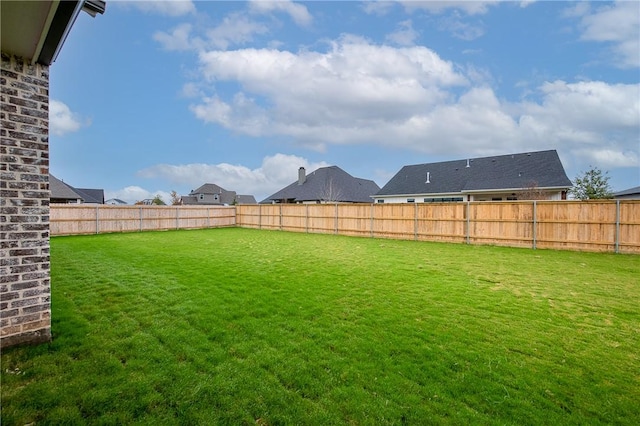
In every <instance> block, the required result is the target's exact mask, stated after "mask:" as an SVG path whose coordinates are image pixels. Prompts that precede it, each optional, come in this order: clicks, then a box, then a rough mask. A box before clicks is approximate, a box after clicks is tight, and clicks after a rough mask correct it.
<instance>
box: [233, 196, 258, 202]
mask: <svg viewBox="0 0 640 426" xmlns="http://www.w3.org/2000/svg"><path fill="white" fill-rule="evenodd" d="M236 203H238V204H257V201H256V197H254V196H253V195H237V196H236Z"/></svg>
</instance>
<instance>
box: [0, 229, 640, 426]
mask: <svg viewBox="0 0 640 426" xmlns="http://www.w3.org/2000/svg"><path fill="white" fill-rule="evenodd" d="M51 276H52V277H51V278H52V328H53V335H54V339H53V342H52V343H50V344H44V345H40V346H37V347H20V348H11V349H8V350H4V351H3V353H2V373H1V374H2V377H1V378H2V391H1V392H2V394H1V396H2V424H3V425H13V424H17V425H24V424H31V423H35V424H37V425H40V424H150V425H151V424H153V425H158V424H168V425H173V424H183V425H198V424H206V425H209V424H229V425H242V424H246V425H250V424H258V425H277V424H285V425H287V424H301V425H328V424H354V425H377V424H452V425H458V424H480V425H491V424H514V425H527V424H531V425H534V424H535V425H539V424H548V425H559V424H562V425H572V424H575V425H578V424H580V425H582V424H637V422H638V420H639V419H640V404H639V401H640V358H639V357H640V355H639V353H640V313H639V309H640V308H639V304H638V302H639V301H640V258H639V257H638V256H628V255H613V254H596V253H574V252H559V251H546V250H538V251H533V250H527V249H512V248H500V247H488V246H467V245H455V244H437V243H425V242H414V241H393V240H380V239H366V238H349V237H339V236H332V235H308V234H296V233H284V232H277V231H260V230H248V229H215V230H199V231H172V232H149V233H135V234H119V235H117V234H112V235H98V236H81V237H56V238H52V240H51Z"/></svg>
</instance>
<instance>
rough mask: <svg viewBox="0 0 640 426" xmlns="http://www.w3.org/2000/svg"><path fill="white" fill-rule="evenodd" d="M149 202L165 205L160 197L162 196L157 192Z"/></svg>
mask: <svg viewBox="0 0 640 426" xmlns="http://www.w3.org/2000/svg"><path fill="white" fill-rule="evenodd" d="M151 204H153V205H155V206H166V205H167V204H166V203H165V202H164V200H163V199H162V197H161V196H160V194H158V195H156V196H155V197H153V201H151Z"/></svg>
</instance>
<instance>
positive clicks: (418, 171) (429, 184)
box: [376, 150, 572, 195]
mask: <svg viewBox="0 0 640 426" xmlns="http://www.w3.org/2000/svg"><path fill="white" fill-rule="evenodd" d="M427 175H428V179H427ZM532 185H535V186H536V187H538V188H570V187H571V186H572V185H571V181H570V180H569V178H568V177H567V175H566V173H565V171H564V167H562V163H561V162H560V158H559V157H558V153H557V152H556V151H555V150H549V151H537V152H528V153H519V154H508V155H499V156H492V157H479V158H471V159H468V160H454V161H444V162H439V163H426V164H416V165H411V166H404V167H403V168H402V169H400V171H399V172H398V173H397V174H396V175H395V176H394V177H393V178H392V179H391V180H390V181H389V182H388V183H387V184H386V185H385V186H384V187H383V188H382V189H381V190H380V191H379V192H378V193H377V194H376V195H399V194H439V193H463V192H473V191H483V190H501V189H522V188H528V187H531V186H532Z"/></svg>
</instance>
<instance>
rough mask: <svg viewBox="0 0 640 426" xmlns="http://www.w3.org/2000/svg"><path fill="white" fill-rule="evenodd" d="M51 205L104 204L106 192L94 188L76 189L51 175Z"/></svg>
mask: <svg viewBox="0 0 640 426" xmlns="http://www.w3.org/2000/svg"><path fill="white" fill-rule="evenodd" d="M49 190H50V191H51V195H50V197H49V202H50V203H54V204H55V203H63V204H104V190H102V189H94V188H74V187H73V186H71V185H69V184H68V183H65V182H63V181H61V180H60V179H58V178H56V177H55V176H54V175H52V174H49Z"/></svg>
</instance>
